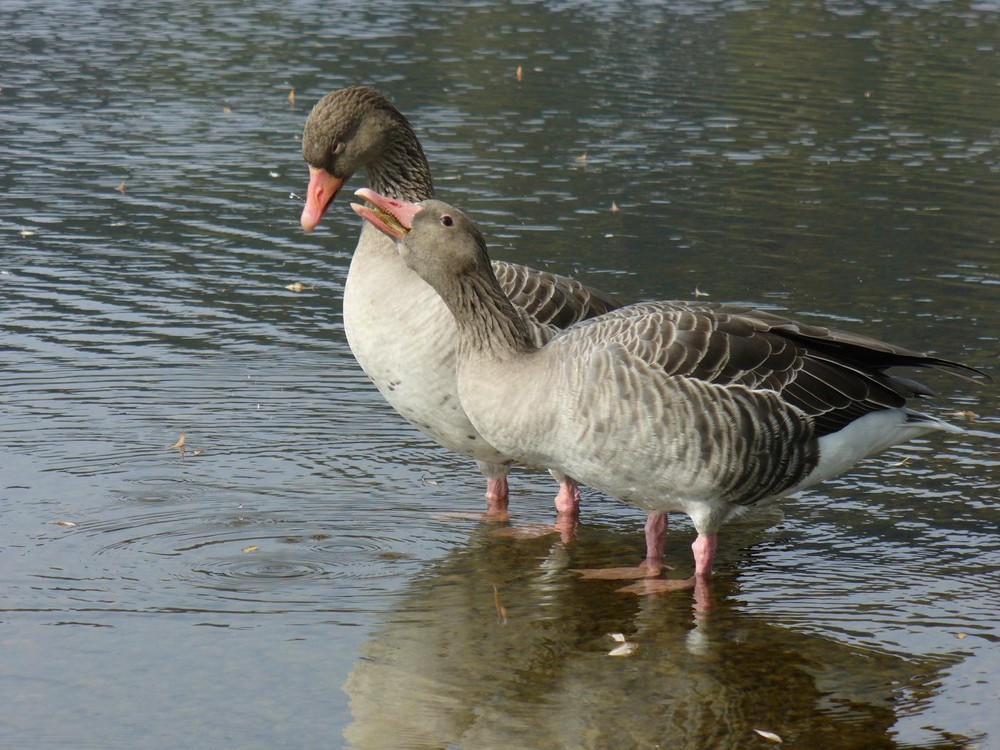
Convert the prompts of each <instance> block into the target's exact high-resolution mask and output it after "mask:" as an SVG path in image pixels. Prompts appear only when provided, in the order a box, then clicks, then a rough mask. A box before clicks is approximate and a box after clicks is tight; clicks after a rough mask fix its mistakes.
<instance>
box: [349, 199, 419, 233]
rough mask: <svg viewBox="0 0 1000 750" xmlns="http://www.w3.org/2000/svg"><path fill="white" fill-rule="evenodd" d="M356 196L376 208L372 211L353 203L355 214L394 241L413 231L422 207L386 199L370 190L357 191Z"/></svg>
mask: <svg viewBox="0 0 1000 750" xmlns="http://www.w3.org/2000/svg"><path fill="white" fill-rule="evenodd" d="M354 194H355V195H356V196H358V197H359V198H364V199H365V200H366V201H368V202H369V203H371V204H372V206H374V209H372V208H369V207H368V206H362V205H360V204H358V203H352V204H351V208H353V209H354V213H356V214H357V215H358V216H360V217H361V218H362V219H364V220H365V221H367V222H370V223H371V225H372V226H374V227H375V228H376V229H377V230H379V231H380V232H382V234H385V235H388V236H389V237H391V238H393V239H399V238H400V237H405V236H406V233H407V232H409V231H410V230H411V229H413V217H415V216H416V215H417V214H418V213H420V208H421V206H419V205H418V204H416V203H407V202H406V201H400V200H396V199H395V198H386V197H385V196H384V195H379V194H378V193H376V192H375V191H374V190H369V189H368V188H361V189H360V190H356V191H355V192H354Z"/></svg>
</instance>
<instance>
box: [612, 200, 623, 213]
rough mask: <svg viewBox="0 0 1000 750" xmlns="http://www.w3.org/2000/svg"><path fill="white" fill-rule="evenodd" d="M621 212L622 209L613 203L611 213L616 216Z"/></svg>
mask: <svg viewBox="0 0 1000 750" xmlns="http://www.w3.org/2000/svg"><path fill="white" fill-rule="evenodd" d="M619 211H621V209H620V208H618V204H617V203H615V202H614V201H611V213H613V214H616V213H618V212H619Z"/></svg>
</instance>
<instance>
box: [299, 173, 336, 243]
mask: <svg viewBox="0 0 1000 750" xmlns="http://www.w3.org/2000/svg"><path fill="white" fill-rule="evenodd" d="M343 186H344V180H343V179H341V178H340V177H334V176H333V175H332V174H330V173H329V172H327V171H326V170H325V169H320V168H318V167H313V166H310V167H309V187H308V188H306V205H305V208H303V209H302V218H301V219H300V221H301V222H302V228H303V229H305V230H306V231H307V232H311V231H312V230H314V229H315V228H316V225H317V224H319V222H320V219H322V218H323V214H324V213H326V209H327V208H329V207H330V202H331V201H332V200H333V199H334V198H335V197H336V196H337V193H338V192H340V188H342V187H343Z"/></svg>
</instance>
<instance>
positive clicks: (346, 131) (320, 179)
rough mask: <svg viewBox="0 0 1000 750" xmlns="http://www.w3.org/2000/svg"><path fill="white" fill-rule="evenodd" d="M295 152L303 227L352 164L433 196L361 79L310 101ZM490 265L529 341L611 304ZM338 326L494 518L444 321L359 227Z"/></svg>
mask: <svg viewBox="0 0 1000 750" xmlns="http://www.w3.org/2000/svg"><path fill="white" fill-rule="evenodd" d="M302 155H303V157H304V158H305V160H306V163H307V164H308V165H309V187H308V190H307V194H306V204H305V207H304V209H303V210H302V218H301V224H302V227H303V229H305V230H306V231H307V232H309V231H312V230H313V229H314V228H315V227H316V226H317V225H318V224H319V222H320V220H321V219H322V217H323V214H324V212H325V211H326V209H327V208H328V206H329V205H330V203H331V201H332V200H333V199H334V197H336V195H337V193H338V192H339V190H340V189H341V187H342V186H343V184H344V182H345V181H346V180H347V179H349V178H350V177H351V176H352V175H353V174H354V173H355V172H357V171H359V170H362V169H364V170H365V171H366V172H367V173H368V182H369V185H370V186H371V187H372V188H373V189H374V190H376V191H377V192H379V193H381V194H383V195H387V196H390V197H393V198H398V199H400V200H405V201H421V200H425V199H427V198H430V197H432V196H433V194H434V188H433V184H432V182H431V173H430V167H429V166H428V164H427V159H426V157H425V156H424V151H423V149H422V148H421V146H420V142H419V140H418V139H417V136H416V134H415V133H414V132H413V128H412V127H410V124H409V122H407V120H406V118H405V117H404V116H403V115H402V114H401V113H400V112H399V110H398V109H396V107H395V106H393V104H392V103H391V102H390V101H389V100H388V99H386V98H385V97H384V96H383V95H382V94H380V93H379V92H378V91H376V90H374V89H372V88H369V87H366V86H354V87H351V88H346V89H341V90H339V91H334V92H333V93H330V94H328V95H327V96H325V97H323V98H322V99H321V100H320V101H319V102H318V103H317V104H316V105H315V107H313V110H312V112H311V113H310V115H309V118H308V120H307V121H306V125H305V130H304V131H303V134H302ZM493 272H494V274H495V275H496V278H497V279H498V281H499V283H500V286H501V288H502V289H503V290H504V294H506V295H507V296H508V297H509V298H510V300H511V302H512V303H513V304H514V306H515V308H516V309H518V310H519V314H522V315H523V316H524V318H525V321H526V325H527V326H528V328H529V330H530V332H531V335H532V337H533V340H534V341H535V342H536V343H539V344H540V343H543V342H544V341H546V340H548V339H549V338H550V337H551V336H552V335H553V334H554V333H555V332H556V331H558V330H560V329H562V328H566V327H567V326H570V325H572V324H574V323H576V322H578V321H580V320H583V319H586V318H589V317H592V316H594V315H600V314H602V313H605V312H607V311H609V310H612V309H614V308H616V307H618V306H619V304H618V303H617V302H616V301H615V300H613V299H612V298H610V297H608V296H607V295H605V294H602V293H601V292H599V291H597V290H594V289H592V288H590V287H587V286H584V285H583V284H581V283H579V282H578V281H574V280H573V279H569V278H566V277H564V276H557V275H555V274H551V273H546V272H543V271H536V270H534V269H531V268H527V267H525V266H520V265H515V264H513V263H504V262H502V261H494V262H493ZM344 329H345V331H346V333H347V341H348V343H349V344H350V347H351V351H352V352H353V353H354V356H355V358H356V359H357V361H358V363H359V364H360V365H361V367H362V369H363V370H364V371H365V373H366V374H367V375H368V377H369V378H371V380H372V382H373V383H374V384H375V386H376V387H377V388H378V389H379V391H380V392H381V393H382V395H383V396H384V397H385V399H386V401H388V402H389V404H390V405H391V406H392V407H393V408H394V409H395V410H396V411H397V412H399V413H400V414H401V415H402V416H403V417H404V418H405V419H407V420H408V421H409V422H411V423H412V424H414V425H415V426H416V427H418V428H419V429H420V430H422V431H423V432H425V433H426V434H427V435H429V436H430V437H431V438H433V439H434V440H436V441H437V442H438V443H440V444H441V445H443V446H444V447H446V448H450V449H451V450H454V451H457V452H459V453H463V454H465V455H467V456H471V457H472V458H474V459H475V460H476V461H477V462H478V463H479V467H480V470H481V471H482V473H483V474H484V476H485V477H486V478H487V489H486V497H487V501H488V503H489V510H490V511H491V512H495V513H500V514H505V512H506V508H507V500H508V485H507V472H508V467H509V465H510V464H511V460H512V459H511V457H510V456H508V455H507V454H505V453H504V452H503V451H500V450H497V449H496V447H495V446H493V445H491V444H490V443H489V442H488V441H487V440H484V439H483V437H482V435H480V434H479V431H478V430H476V428H475V427H473V425H472V423H471V422H470V421H469V419H468V417H467V416H466V414H465V412H464V411H463V409H462V405H461V402H460V401H459V398H458V388H457V384H456V380H455V351H456V347H457V342H458V335H457V331H456V328H455V323H454V320H453V319H452V316H451V314H450V313H449V312H448V309H447V308H446V307H445V305H444V303H443V302H442V301H441V298H440V297H439V296H438V295H437V294H436V293H435V292H434V290H433V289H431V288H430V287H429V286H428V285H427V284H426V283H424V282H423V281H422V280H421V279H420V277H419V276H417V275H416V274H415V273H413V271H411V270H410V269H409V268H407V266H406V264H405V263H403V261H402V260H401V259H400V257H399V254H398V253H397V252H396V248H395V245H394V243H393V242H392V240H390V239H388V238H386V237H385V236H384V235H383V234H381V233H380V232H378V231H376V230H375V229H374V228H372V227H370V226H368V225H367V224H366V223H363V225H362V231H361V236H360V238H359V240H358V245H357V248H356V249H355V251H354V256H353V258H352V260H351V266H350V270H349V271H348V274H347V282H346V284H345V287H344ZM542 468H548V467H542ZM553 476H555V477H556V479H557V480H558V481H559V482H560V489H559V493H558V495H557V496H556V501H555V503H556V509H557V510H558V511H559V512H561V513H570V514H575V513H576V512H577V510H578V507H579V500H580V493H579V489H578V488H577V485H576V483H575V482H574V481H573V480H572V479H571V478H569V477H565V476H562V475H558V474H555V473H554V474H553Z"/></svg>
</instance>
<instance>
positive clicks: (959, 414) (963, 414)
mask: <svg viewBox="0 0 1000 750" xmlns="http://www.w3.org/2000/svg"><path fill="white" fill-rule="evenodd" d="M21 234H24V232H21ZM945 416H948V417H955V418H956V419H967V420H969V421H970V422H974V421H975V420H977V419H979V415H978V414H976V412H974V411H950V412H948V413H947V414H946V415H945Z"/></svg>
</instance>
